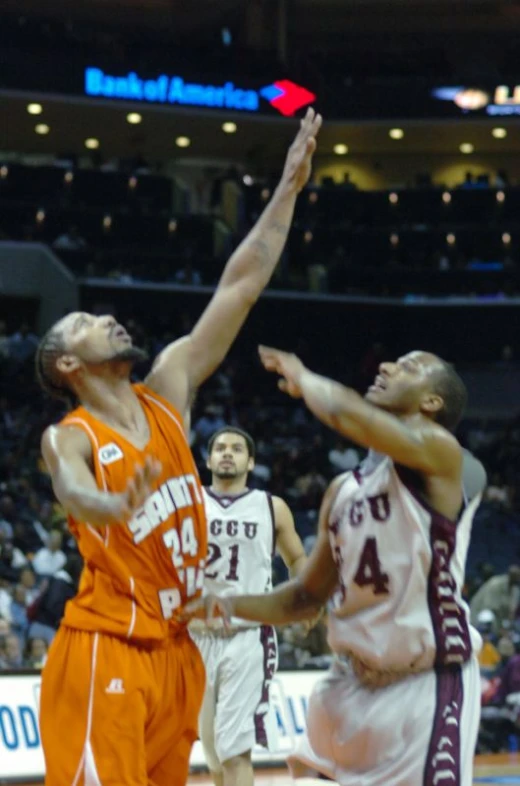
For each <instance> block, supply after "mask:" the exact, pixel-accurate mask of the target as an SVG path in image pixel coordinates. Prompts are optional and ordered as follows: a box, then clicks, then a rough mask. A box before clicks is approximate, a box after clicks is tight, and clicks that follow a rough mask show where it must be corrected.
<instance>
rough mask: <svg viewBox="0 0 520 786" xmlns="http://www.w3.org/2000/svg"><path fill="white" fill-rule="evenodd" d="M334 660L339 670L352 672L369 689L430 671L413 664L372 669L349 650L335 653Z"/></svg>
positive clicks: (376, 688)
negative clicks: (405, 666) (404, 666)
mask: <svg viewBox="0 0 520 786" xmlns="http://www.w3.org/2000/svg"><path fill="white" fill-rule="evenodd" d="M334 661H335V663H336V664H337V666H338V667H339V668H340V669H341V670H344V671H345V672H346V673H350V674H353V675H354V676H355V677H356V679H357V680H359V682H360V683H361V684H362V685H363V687H364V688H368V689H369V690H378V689H379V688H386V687H388V686H389V685H393V684H394V683H396V682H400V681H401V680H405V679H407V678H408V677H412V676H414V675H416V674H423V673H424V672H426V671H430V669H429V668H426V667H417V668H414V667H413V666H410V667H409V668H407V669H374V668H372V667H371V666H368V665H367V664H366V663H365V662H364V661H363V660H361V659H360V658H358V657H357V656H356V655H354V654H353V653H351V652H348V653H347V652H342V653H335V654H334Z"/></svg>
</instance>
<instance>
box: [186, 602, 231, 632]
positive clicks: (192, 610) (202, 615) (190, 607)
mask: <svg viewBox="0 0 520 786" xmlns="http://www.w3.org/2000/svg"><path fill="white" fill-rule="evenodd" d="M179 616H180V619H181V621H182V622H189V621H190V620H193V619H198V620H204V621H205V622H209V621H210V620H214V619H222V620H224V625H225V626H227V625H229V624H230V622H231V617H232V616H233V598H221V597H219V596H218V595H211V594H209V595H205V596H204V597H203V598H197V600H192V601H191V602H190V603H187V604H186V606H185V607H184V608H183V609H182V610H181V612H180V614H179Z"/></svg>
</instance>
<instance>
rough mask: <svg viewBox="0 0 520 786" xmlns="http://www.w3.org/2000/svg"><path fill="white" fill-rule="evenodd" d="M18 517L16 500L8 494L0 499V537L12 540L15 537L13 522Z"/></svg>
mask: <svg viewBox="0 0 520 786" xmlns="http://www.w3.org/2000/svg"><path fill="white" fill-rule="evenodd" d="M15 515H16V509H15V506H14V500H13V498H12V497H10V496H9V495H8V494H5V495H4V496H3V497H2V498H1V499H0V537H3V538H5V540H11V538H12V537H13V533H14V530H13V522H14V518H15Z"/></svg>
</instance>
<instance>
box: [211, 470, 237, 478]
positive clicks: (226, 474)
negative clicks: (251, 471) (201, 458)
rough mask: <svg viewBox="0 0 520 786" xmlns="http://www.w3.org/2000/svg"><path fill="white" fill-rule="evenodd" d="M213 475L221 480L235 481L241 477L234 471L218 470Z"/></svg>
mask: <svg viewBox="0 0 520 786" xmlns="http://www.w3.org/2000/svg"><path fill="white" fill-rule="evenodd" d="M213 474H214V475H215V477H216V478H218V479H219V480H235V479H236V478H238V477H240V476H239V474H238V472H237V471H236V470H232V469H224V470H217V471H216V472H214V473H213Z"/></svg>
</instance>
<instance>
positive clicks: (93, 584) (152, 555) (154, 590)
mask: <svg viewBox="0 0 520 786" xmlns="http://www.w3.org/2000/svg"><path fill="white" fill-rule="evenodd" d="M134 390H135V392H136V394H137V396H138V398H139V401H140V402H141V405H142V407H143V409H144V411H145V413H146V417H147V419H148V424H149V427H150V441H149V443H148V445H147V446H146V447H145V448H144V450H137V448H136V447H134V446H133V445H132V444H131V443H130V442H128V441H127V440H126V439H125V438H124V437H122V436H121V435H120V434H118V433H117V431H114V430H113V429H111V428H110V427H109V426H107V425H106V424H104V423H102V422H100V421H99V420H97V419H96V418H95V417H93V416H92V415H91V414H90V413H89V412H88V411H87V410H86V409H85V408H84V407H79V408H78V409H76V410H74V412H71V413H70V414H69V415H67V416H66V417H65V418H64V419H63V420H62V422H61V424H60V425H62V426H75V427H76V428H81V429H83V431H85V433H86V434H87V436H88V438H89V440H90V442H91V445H92V455H93V464H94V473H95V477H96V481H97V484H98V486H99V488H100V489H103V490H105V491H110V492H122V491H123V490H124V489H125V487H126V485H127V482H128V480H129V479H130V478H131V477H132V476H133V475H134V473H135V469H136V465H142V464H144V461H145V458H146V456H152V457H154V458H156V459H158V460H159V461H160V462H161V464H162V472H161V475H160V477H159V478H158V480H157V481H156V482H155V484H154V486H155V488H154V491H153V493H152V494H151V495H150V496H149V497H148V499H147V500H146V502H145V504H144V505H143V507H142V508H141V509H140V510H138V511H137V512H136V513H135V515H134V516H133V517H132V519H131V521H122V522H121V523H120V524H112V525H107V526H105V527H95V526H92V525H91V524H89V523H88V522H87V521H77V520H76V519H74V518H73V517H69V527H70V530H71V532H72V533H73V535H74V536H75V537H76V539H77V542H78V547H79V550H80V552H81V555H82V557H83V559H84V560H85V567H84V570H83V573H82V576H81V581H80V586H79V591H78V594H77V596H76V597H75V598H74V599H73V600H71V601H69V603H68V604H67V606H66V610H65V616H64V619H63V624H65V625H68V626H69V627H72V628H78V629H80V630H87V631H100V632H104V633H111V634H114V635H117V636H122V637H125V638H127V639H129V640H132V641H136V642H139V641H142V642H145V641H150V642H151V641H153V640H157V639H162V638H164V637H165V636H166V635H168V633H169V632H170V633H171V632H172V631H171V628H172V626H176V625H177V623H176V622H175V612H176V611H177V610H178V609H180V607H181V606H182V605H184V604H185V603H186V602H187V601H188V600H189V599H191V598H194V597H197V596H198V595H199V594H200V592H201V589H202V582H203V578H204V565H205V559H206V552H207V528H206V519H205V513H204V503H203V497H202V489H201V484H200V479H199V476H198V472H197V468H196V466H195V461H194V459H193V456H192V453H191V450H190V447H189V445H188V442H187V440H186V437H185V434H184V429H183V424H182V419H181V416H180V415H179V413H178V412H177V411H176V410H175V409H174V407H172V406H171V404H169V403H168V402H167V401H166V400H165V399H163V398H162V397H161V396H158V395H157V394H156V393H154V392H153V391H151V390H150V389H149V388H147V387H146V385H135V386H134Z"/></svg>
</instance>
